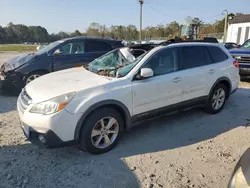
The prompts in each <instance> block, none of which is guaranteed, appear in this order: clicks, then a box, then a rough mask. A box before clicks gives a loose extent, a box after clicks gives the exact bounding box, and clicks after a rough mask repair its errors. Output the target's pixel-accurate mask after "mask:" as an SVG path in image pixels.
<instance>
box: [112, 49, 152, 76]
mask: <svg viewBox="0 0 250 188" xmlns="http://www.w3.org/2000/svg"><path fill="white" fill-rule="evenodd" d="M147 53H148V52H146V53H144V54H142V55H140V56H139V57H137V58H136V59H135V60H134V62H132V63H131V64H129V65H126V66H124V67H122V68H120V69H118V70H117V74H116V77H118V78H121V77H124V76H126V75H127V74H128V73H129V72H130V71H131V70H132V69H133V68H134V67H135V66H136V65H137V63H139V62H140V61H141V60H142V58H144V56H145V55H146V54H147Z"/></svg>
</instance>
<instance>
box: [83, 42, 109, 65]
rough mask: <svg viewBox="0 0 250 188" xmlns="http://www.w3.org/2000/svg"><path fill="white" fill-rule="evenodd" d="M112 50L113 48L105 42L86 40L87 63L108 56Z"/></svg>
mask: <svg viewBox="0 0 250 188" xmlns="http://www.w3.org/2000/svg"><path fill="white" fill-rule="evenodd" d="M111 50H112V46H111V45H110V44H108V43H107V42H105V41H102V40H97V39H86V57H85V62H89V63H90V62H91V61H93V60H94V59H96V58H98V57H100V56H102V55H104V54H106V53H107V52H109V51H111Z"/></svg>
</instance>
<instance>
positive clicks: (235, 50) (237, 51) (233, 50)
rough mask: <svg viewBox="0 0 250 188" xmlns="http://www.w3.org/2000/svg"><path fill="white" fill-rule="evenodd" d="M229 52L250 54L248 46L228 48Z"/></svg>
mask: <svg viewBox="0 0 250 188" xmlns="http://www.w3.org/2000/svg"><path fill="white" fill-rule="evenodd" d="M229 52H230V54H239V55H240V54H247V55H250V48H237V49H231V50H229Z"/></svg>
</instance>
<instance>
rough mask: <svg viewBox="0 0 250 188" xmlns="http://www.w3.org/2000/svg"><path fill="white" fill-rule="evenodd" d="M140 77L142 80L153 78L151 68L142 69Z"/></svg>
mask: <svg viewBox="0 0 250 188" xmlns="http://www.w3.org/2000/svg"><path fill="white" fill-rule="evenodd" d="M140 75H141V77H142V78H150V77H152V76H154V72H153V70H152V69H151V68H142V69H141V74H140Z"/></svg>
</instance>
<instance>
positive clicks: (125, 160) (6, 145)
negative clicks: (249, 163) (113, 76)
mask: <svg viewBox="0 0 250 188" xmlns="http://www.w3.org/2000/svg"><path fill="white" fill-rule="evenodd" d="M1 56H2V55H1V54H0V58H1ZM0 62H1V61H0ZM249 89H250V83H241V88H240V89H239V90H238V91H237V92H236V93H235V94H234V95H233V96H232V97H231V98H230V100H229V101H228V103H227V105H226V106H225V109H224V110H223V111H222V112H221V113H220V114H217V115H208V114H206V113H204V112H203V111H202V110H198V109H196V110H189V111H183V112H180V113H177V114H173V115H170V116H164V117H161V118H157V119H155V120H152V121H148V122H145V123H143V124H141V125H140V126H138V127H136V128H134V129H132V130H131V131H129V132H127V133H126V134H125V135H124V137H123V139H122V140H121V142H120V143H119V145H118V146H117V147H116V148H115V149H114V150H112V151H111V152H109V153H106V154H103V155H98V156H96V155H91V154H88V153H85V152H82V151H81V150H79V149H77V148H76V147H70V148H61V149H53V150H48V149H39V148H38V147H36V146H33V145H31V144H30V143H29V142H28V141H26V140H25V138H24V136H23V133H22V131H21V129H20V128H19V120H18V116H17V112H16V97H10V96H1V95H0V169H1V170H0V188H12V187H22V188H24V187H26V188H34V187H41V188H47V187H51V188H55V187H60V188H68V187H79V188H80V187H81V188H82V187H84V188H85V187H91V188H92V187H94V188H104V187H105V188H106V187H107V188H113V187H114V188H116V187H119V188H120V187H128V188H134V187H135V188H136V187H146V188H147V187H165V188H172V187H176V188H188V187H195V188H198V187H199V188H204V187H205V188H206V187H211V188H222V187H226V185H227V182H228V179H229V177H230V174H231V172H232V169H233V168H234V166H235V164H236V162H237V160H238V159H239V157H240V155H241V154H242V153H243V152H244V151H245V150H246V149H247V148H248V147H250V139H249V135H250V128H249V127H248V125H250V123H249V124H248V119H250V113H249V109H250V90H249Z"/></svg>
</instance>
